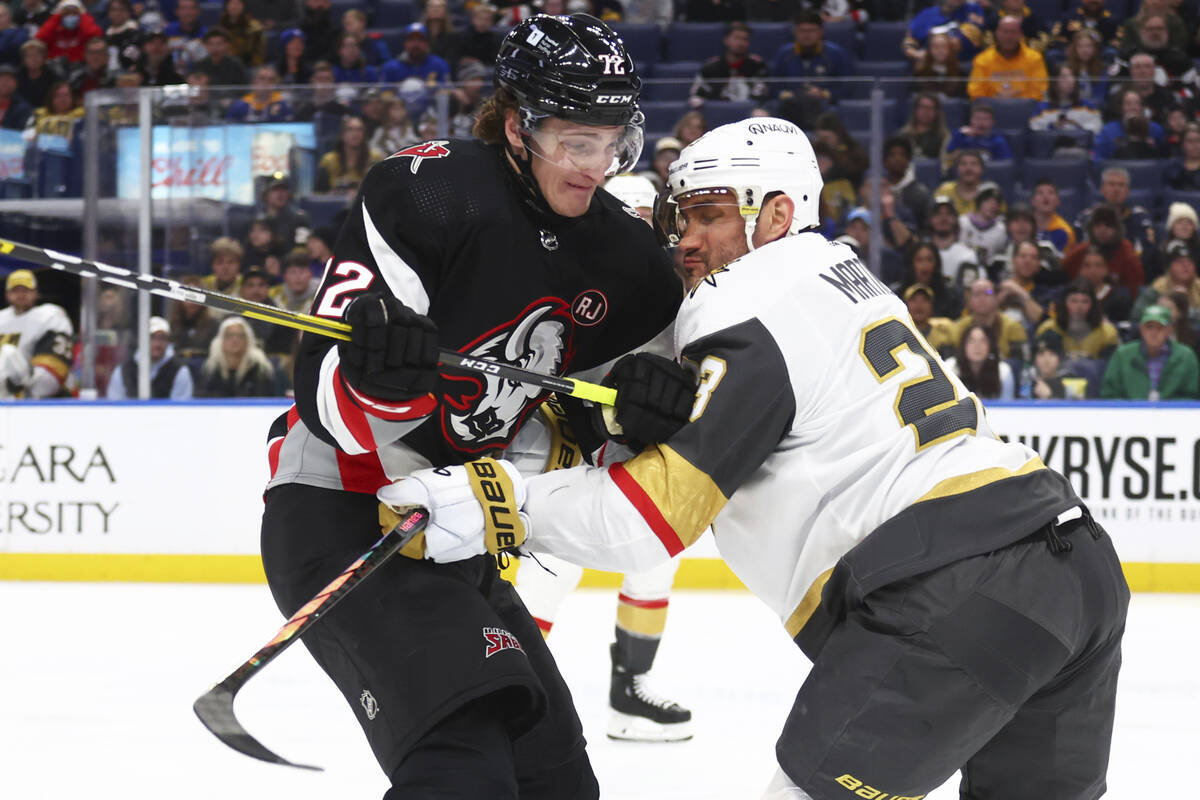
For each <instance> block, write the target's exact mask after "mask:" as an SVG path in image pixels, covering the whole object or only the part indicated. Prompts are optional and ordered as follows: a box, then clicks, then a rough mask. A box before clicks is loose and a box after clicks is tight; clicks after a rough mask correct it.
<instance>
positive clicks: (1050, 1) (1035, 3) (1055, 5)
mask: <svg viewBox="0 0 1200 800" xmlns="http://www.w3.org/2000/svg"><path fill="white" fill-rule="evenodd" d="M1025 5H1026V6H1027V7H1028V8H1029V10H1030V11H1032V12H1033V13H1034V14H1037V15H1038V16H1039V17H1041V18H1042V21H1043V22H1045V23H1046V24H1047V25H1053V24H1054V22H1055V21H1056V20H1058V19H1059V18H1061V17H1062V15H1063V13H1064V11H1065V10H1066V6H1065V4H1064V3H1063V0H1025Z"/></svg>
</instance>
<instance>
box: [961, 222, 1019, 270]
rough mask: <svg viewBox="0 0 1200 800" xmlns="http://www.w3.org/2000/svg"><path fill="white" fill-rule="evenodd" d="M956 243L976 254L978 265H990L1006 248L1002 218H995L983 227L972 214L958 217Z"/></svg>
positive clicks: (1006, 236)
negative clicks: (978, 259) (963, 245)
mask: <svg viewBox="0 0 1200 800" xmlns="http://www.w3.org/2000/svg"><path fill="white" fill-rule="evenodd" d="M958 241H959V242H961V243H962V244H965V245H966V246H967V247H969V248H971V249H972V250H973V251H975V252H976V253H977V254H978V256H979V258H980V261H979V262H978V263H979V264H981V265H986V264H990V263H992V261H993V260H995V258H996V256H998V255H1000V253H1002V252H1004V248H1005V247H1008V229H1007V228H1006V227H1005V224H1004V217H996V218H995V219H994V220H992V222H991V224H990V225H987V226H986V227H985V226H981V225H980V224H979V222H978V221H977V220H976V219H975V215H973V214H961V215H959V217H958Z"/></svg>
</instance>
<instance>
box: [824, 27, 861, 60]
mask: <svg viewBox="0 0 1200 800" xmlns="http://www.w3.org/2000/svg"><path fill="white" fill-rule="evenodd" d="M825 41H827V42H833V43H834V44H836V45H837V46H838V47H840V48H842V49H843V50H845V51H846V55H848V56H850V57H851V58H852V59H854V60H856V61H857V60H858V26H857V25H855V24H854V23H853V22H852V21H850V20H843V21H841V22H826V23H825Z"/></svg>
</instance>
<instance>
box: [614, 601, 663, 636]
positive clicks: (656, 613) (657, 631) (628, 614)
mask: <svg viewBox="0 0 1200 800" xmlns="http://www.w3.org/2000/svg"><path fill="white" fill-rule="evenodd" d="M617 627H618V628H620V629H621V630H625V631H629V632H630V633H636V634H638V635H640V636H662V633H663V629H665V628H666V627H667V606H665V605H664V606H662V607H660V608H639V607H638V606H631V605H627V604H625V603H619V604H618V605H617Z"/></svg>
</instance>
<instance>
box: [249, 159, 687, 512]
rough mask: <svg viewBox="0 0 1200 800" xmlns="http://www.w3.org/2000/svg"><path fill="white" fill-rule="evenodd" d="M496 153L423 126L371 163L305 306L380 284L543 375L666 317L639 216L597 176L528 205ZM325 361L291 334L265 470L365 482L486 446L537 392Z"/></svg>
mask: <svg viewBox="0 0 1200 800" xmlns="http://www.w3.org/2000/svg"><path fill="white" fill-rule="evenodd" d="M504 158H505V156H504V155H503V154H502V151H501V150H499V149H498V148H494V147H490V146H488V145H485V144H482V143H480V142H477V141H469V140H449V141H433V142H425V143H423V144H419V145H414V146H413V147H408V148H405V149H404V150H401V151H399V152H397V153H395V154H394V155H392V156H391V157H390V158H388V159H386V160H385V161H383V162H381V163H380V164H378V165H376V166H375V167H373V168H372V169H371V171H370V172H369V173H368V174H367V176H366V178H365V179H364V181H363V185H362V189H361V191H360V194H359V196H358V198H357V199H356V201H355V204H354V207H353V208H352V209H351V212H350V215H349V217H348V219H347V221H346V224H345V225H344V226H343V228H342V230H341V233H340V234H339V235H338V237H337V242H336V244H335V246H334V256H333V259H332V261H331V263H330V265H329V267H328V268H327V270H326V274H325V277H324V280H323V281H322V285H321V289H320V291H319V292H318V294H317V297H316V299H315V301H314V305H313V308H314V313H315V314H317V315H319V316H326V317H331V318H339V319H340V318H341V317H342V314H343V312H344V311H345V308H346V306H347V305H348V304H349V302H350V301H351V300H352V299H353V298H354V297H355V296H356V295H358V294H361V293H363V292H366V291H388V292H390V293H391V294H393V295H395V296H396V297H397V298H398V299H400V300H401V301H402V302H403V303H404V304H405V305H407V306H409V307H410V308H412V309H414V310H415V311H417V312H418V313H421V314H426V315H428V316H429V317H431V318H432V319H433V321H434V322H435V323H436V324H437V326H438V334H439V343H440V345H441V347H443V348H445V349H453V350H456V351H458V352H461V353H464V354H468V355H471V356H474V357H477V358H482V359H489V360H494V361H499V362H504V363H507V364H511V365H514V366H518V367H521V368H524V369H529V370H533V371H537V372H542V373H547V374H555V375H564V374H580V373H584V372H586V371H588V370H594V369H595V368H598V367H602V366H604V365H606V364H608V363H609V362H611V361H612V360H613V359H615V358H617V357H619V356H621V355H623V354H624V353H627V352H629V351H631V350H635V349H637V348H639V347H641V346H643V345H645V344H646V343H648V342H649V341H650V340H652V339H653V338H654V337H655V336H657V335H658V334H659V333H660V332H661V331H663V330H664V329H665V328H666V327H667V326H668V325H670V324H671V322H672V320H673V319H674V317H675V313H676V310H677V309H678V306H679V303H680V300H681V298H682V288H681V284H680V281H679V278H678V277H677V276H676V275H675V273H674V271H673V269H672V265H671V261H670V258H669V257H668V256H667V254H666V253H665V252H664V251H663V250H662V249H661V248H660V247H659V246H658V243H657V240H656V238H655V236H654V234H653V232H652V231H651V229H650V227H649V226H647V225H646V224H645V222H643V221H642V220H640V219H639V218H638V217H637V215H636V213H635V212H634V211H633V210H632V209H629V208H627V207H625V206H623V205H622V204H621V203H620V202H619V201H617V200H616V199H615V198H613V197H612V196H611V195H609V194H607V193H606V192H604V191H603V190H597V192H596V195H595V197H594V199H593V201H592V204H591V207H590V208H589V210H588V212H587V213H586V214H584V215H583V216H581V217H577V218H566V217H561V216H558V215H556V214H553V213H550V212H548V211H546V210H544V209H540V208H539V207H538V205H537V204H535V203H534V202H533V201H532V198H531V197H530V195H529V194H528V192H527V191H526V190H525V189H524V188H523V187H522V186H521V185H520V183H519V182H518V180H517V177H516V175H515V173H514V172H513V171H512V170H511V169H510V168H509V167H508V165H507V164H505V162H504ZM338 369H339V367H338V351H337V347H336V346H335V343H334V342H333V341H332V340H330V339H327V338H323V337H320V336H316V335H312V334H305V335H304V337H303V338H302V340H301V344H300V349H299V353H298V355H297V362H296V367H295V387H296V406H295V407H294V408H293V409H292V410H291V411H289V412H288V414H286V415H285V416H284V417H281V418H280V419H279V420H277V421H276V424H275V425H274V426H273V427H272V431H271V436H270V458H271V468H272V480H271V484H272V485H275V484H280V483H304V484H310V485H315V486H324V487H329V488H337V489H346V490H350V491H361V492H374V491H375V490H376V489H377V488H379V487H380V486H382V485H384V484H385V483H386V482H388V481H389V480H392V479H395V478H398V477H401V476H403V475H406V474H408V473H409V472H411V471H412V470H413V469H416V468H420V467H425V466H429V465H446V464H453V463H461V462H463V461H466V460H469V459H471V458H475V457H478V456H480V455H483V454H495V453H498V452H500V451H503V449H504V448H506V447H507V446H508V445H509V444H510V443H511V442H512V440H513V437H514V436H515V435H516V433H517V431H518V430H519V428H520V427H521V425H522V423H523V422H524V421H525V419H526V418H527V417H528V415H529V414H530V412H531V411H532V410H533V409H534V408H535V407H536V406H537V405H538V404H539V403H540V402H542V400H543V399H544V398H545V392H544V391H542V390H540V389H538V388H536V387H532V386H527V385H525V384H519V383H514V382H512V381H505V380H498V379H496V378H495V377H493V376H482V375H472V374H467V373H461V372H449V371H447V372H445V373H444V374H443V379H442V381H441V386H440V389H439V395H440V396H439V397H437V398H434V399H433V400H429V401H425V400H420V399H418V400H414V401H413V402H411V403H383V402H379V401H375V400H373V399H371V398H365V397H363V396H361V395H358V394H356V393H353V392H348V391H347V390H346V388H345V386H344V385H343V383H342V381H341V380H340V378H339V376H338V374H337V373H338ZM592 377H594V375H593V376H592ZM434 400H436V404H435V402H434Z"/></svg>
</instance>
